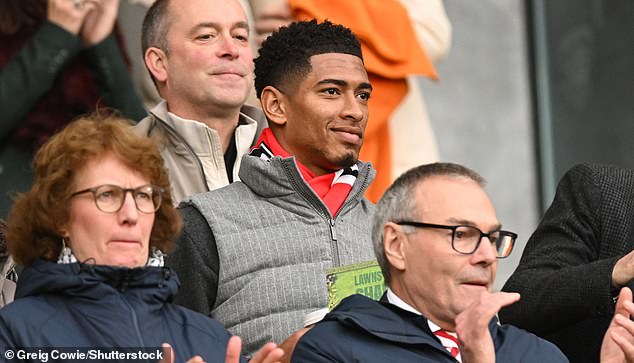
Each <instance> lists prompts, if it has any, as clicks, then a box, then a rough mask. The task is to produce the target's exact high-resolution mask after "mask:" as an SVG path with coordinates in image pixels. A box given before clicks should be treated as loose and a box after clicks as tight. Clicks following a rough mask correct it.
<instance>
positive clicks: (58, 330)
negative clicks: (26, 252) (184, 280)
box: [0, 260, 231, 363]
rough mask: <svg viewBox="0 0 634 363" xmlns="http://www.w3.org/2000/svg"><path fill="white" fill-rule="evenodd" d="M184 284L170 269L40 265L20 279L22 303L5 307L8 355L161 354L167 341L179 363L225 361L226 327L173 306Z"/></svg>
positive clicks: (2, 330)
mask: <svg viewBox="0 0 634 363" xmlns="http://www.w3.org/2000/svg"><path fill="white" fill-rule="evenodd" d="M178 286H179V282H178V278H177V277H176V275H175V274H174V272H173V271H172V270H170V269H169V268H163V267H142V268H134V269H128V268H118V267H110V266H94V265H87V264H77V263H75V264H68V265H60V264H56V263H51V262H45V261H42V260H37V261H35V262H34V263H33V265H32V266H31V267H29V268H26V269H25V270H24V271H23V273H22V275H20V280H19V283H18V288H17V292H16V300H15V301H14V302H13V303H11V304H9V305H7V306H5V307H4V308H3V309H0V349H1V350H2V351H3V352H4V350H5V348H6V347H17V348H20V347H135V348H142V347H147V348H154V347H160V346H161V343H163V342H167V343H169V344H170V345H171V346H172V348H173V349H174V350H175V353H176V356H175V360H174V361H175V362H185V361H186V360H188V359H189V358H191V357H192V356H194V355H197V354H198V355H200V356H202V358H203V359H204V360H205V361H206V362H209V363H211V362H224V360H225V354H226V346H227V342H228V340H229V338H230V336H231V335H230V334H229V332H228V331H227V330H226V329H225V328H224V327H223V326H222V325H221V324H220V323H219V322H217V321H215V320H213V319H211V318H208V317H206V316H204V315H201V314H198V313H195V312H193V311H190V310H187V309H185V308H182V307H179V306H176V305H174V304H172V303H171V300H172V299H173V297H174V294H176V291H177V290H178Z"/></svg>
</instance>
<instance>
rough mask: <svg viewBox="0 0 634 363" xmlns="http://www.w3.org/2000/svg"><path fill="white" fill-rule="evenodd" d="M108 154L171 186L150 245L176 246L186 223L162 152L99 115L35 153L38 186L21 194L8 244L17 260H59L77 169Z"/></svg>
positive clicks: (126, 124) (121, 122)
mask: <svg viewBox="0 0 634 363" xmlns="http://www.w3.org/2000/svg"><path fill="white" fill-rule="evenodd" d="M108 154H113V155H114V156H116V157H117V158H118V159H119V160H120V161H121V162H122V163H123V164H125V165H126V166H127V167H129V168H131V169H133V170H136V171H137V172H139V173H140V174H141V175H143V176H144V177H146V178H148V179H149V180H150V183H152V184H154V185H157V186H160V187H162V188H163V189H164V190H165V191H164V193H163V201H162V203H161V206H160V208H159V209H158V211H156V214H155V218H154V225H153V226H152V232H151V234H150V246H155V247H157V248H159V249H160V250H162V251H168V250H170V249H171V248H172V246H173V243H174V239H175V237H176V234H177V233H178V232H179V231H180V227H181V224H182V221H181V217H180V214H179V213H178V211H177V210H176V209H175V208H174V206H173V204H172V196H171V193H170V183H169V178H168V174H167V171H166V170H165V168H164V166H163V165H164V164H163V158H162V157H161V154H160V152H159V150H158V149H157V147H156V145H155V144H154V142H153V141H152V140H151V139H149V138H146V137H143V136H140V135H137V134H135V133H133V131H132V129H131V124H130V121H128V120H126V119H124V118H122V117H119V116H116V115H111V114H109V115H103V114H93V115H90V116H83V117H80V118H79V119H77V120H75V121H73V122H71V123H70V124H68V125H67V126H66V127H65V128H64V129H63V130H62V131H61V132H59V133H58V134H56V135H54V136H53V137H51V138H50V139H49V140H48V141H47V142H46V144H44V146H42V148H41V149H40V150H39V151H38V152H37V154H36V155H35V158H34V160H33V171H34V174H35V177H34V181H33V186H32V187H31V190H29V191H28V192H26V193H22V194H20V195H18V197H17V199H16V201H15V203H14V204H13V207H12V208H11V211H10V212H9V218H8V220H7V226H8V228H7V233H6V238H7V247H8V250H9V253H10V254H11V255H12V256H13V257H14V259H15V260H16V262H17V263H19V264H20V265H22V266H30V265H31V263H33V260H34V259H35V258H38V257H39V258H42V259H44V260H48V261H55V260H56V259H57V256H58V255H59V253H60V251H61V249H62V242H61V241H62V236H61V234H60V229H61V227H62V226H63V225H64V224H66V222H68V220H69V205H70V199H71V194H72V193H73V192H74V191H75V190H74V188H76V185H75V178H76V176H77V173H78V172H80V171H81V170H82V168H83V167H84V166H85V165H86V164H87V163H89V162H91V161H94V160H99V159H100V158H102V157H104V156H106V155H108Z"/></svg>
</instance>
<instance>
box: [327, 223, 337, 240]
mask: <svg viewBox="0 0 634 363" xmlns="http://www.w3.org/2000/svg"><path fill="white" fill-rule="evenodd" d="M329 222H330V237H331V238H332V240H333V241H336V240H337V232H336V231H335V220H334V219H331V220H330V221H329Z"/></svg>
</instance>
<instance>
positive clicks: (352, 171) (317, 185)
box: [250, 128, 359, 216]
mask: <svg viewBox="0 0 634 363" xmlns="http://www.w3.org/2000/svg"><path fill="white" fill-rule="evenodd" d="M255 145H257V146H255V147H254V148H253V149H252V150H251V153H250V155H252V156H257V157H259V158H260V159H262V160H267V161H268V160H270V159H271V158H272V157H273V156H281V157H283V158H288V157H291V155H290V154H289V153H288V152H287V151H286V150H284V148H283V147H282V146H281V145H280V144H279V142H278V141H277V139H276V138H275V135H273V132H272V131H271V129H270V128H266V129H264V130H263V131H262V135H260V138H259V139H258V141H257V142H256V143H255ZM295 163H296V164H297V167H298V169H299V171H300V173H301V174H302V177H303V178H304V180H305V181H306V183H308V185H309V186H310V187H311V188H312V190H313V191H314V192H315V194H317V195H318V196H319V198H321V200H322V201H323V202H324V204H326V206H327V207H328V210H329V211H330V214H331V215H332V216H334V215H336V214H337V212H338V211H339V208H341V206H342V205H343V202H345V201H346V198H347V197H348V194H350V190H352V186H353V185H354V183H355V181H356V180H357V176H358V175H359V167H358V166H357V165H356V164H355V165H352V166H350V167H347V168H344V169H339V170H337V171H336V172H334V173H329V174H325V175H319V176H315V174H313V173H312V172H311V171H310V170H308V168H306V167H305V166H304V165H302V163H300V162H299V161H298V160H297V159H295Z"/></svg>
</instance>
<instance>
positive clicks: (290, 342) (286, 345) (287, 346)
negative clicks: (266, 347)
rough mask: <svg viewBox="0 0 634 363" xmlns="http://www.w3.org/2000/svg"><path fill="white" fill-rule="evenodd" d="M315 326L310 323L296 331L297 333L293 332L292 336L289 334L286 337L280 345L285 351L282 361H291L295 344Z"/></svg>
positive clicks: (285, 362) (288, 362)
mask: <svg viewBox="0 0 634 363" xmlns="http://www.w3.org/2000/svg"><path fill="white" fill-rule="evenodd" d="M313 326H315V325H314V324H313V325H309V326H308V327H306V328H302V329H299V330H298V331H296V332H295V333H293V334H292V335H291V336H289V337H288V338H286V339H285V340H284V341H283V342H282V343H281V344H280V345H279V347H280V348H281V349H282V350H283V351H284V356H283V357H282V359H281V362H282V363H290V361H291V357H292V356H293V349H295V346H296V345H297V342H298V341H299V340H300V339H301V338H302V336H304V334H306V332H307V331H309V330H310V329H311V328H312V327H313Z"/></svg>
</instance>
